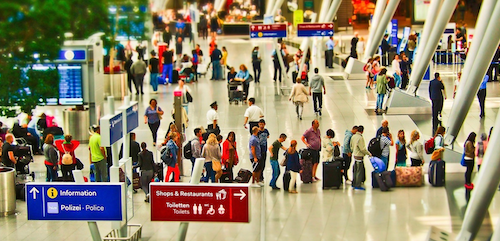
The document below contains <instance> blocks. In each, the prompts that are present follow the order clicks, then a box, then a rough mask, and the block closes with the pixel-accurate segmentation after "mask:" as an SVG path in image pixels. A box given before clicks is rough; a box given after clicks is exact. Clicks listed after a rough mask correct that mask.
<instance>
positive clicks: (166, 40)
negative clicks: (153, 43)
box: [162, 24, 172, 45]
mask: <svg viewBox="0 0 500 241" xmlns="http://www.w3.org/2000/svg"><path fill="white" fill-rule="evenodd" d="M162 37H163V42H164V43H166V44H167V45H170V41H172V32H170V27H169V26H168V24H167V26H166V27H165V31H163V34H162Z"/></svg>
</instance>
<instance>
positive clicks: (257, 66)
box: [252, 46, 262, 83]
mask: <svg viewBox="0 0 500 241" xmlns="http://www.w3.org/2000/svg"><path fill="white" fill-rule="evenodd" d="M261 65H262V59H261V58H260V53H259V46H255V47H254V48H253V50H252V67H253V74H254V76H255V83H259V82H260V74H261V72H262V67H261Z"/></svg>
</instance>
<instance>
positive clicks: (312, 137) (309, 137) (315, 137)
mask: <svg viewBox="0 0 500 241" xmlns="http://www.w3.org/2000/svg"><path fill="white" fill-rule="evenodd" d="M301 139H302V142H303V143H304V144H305V145H306V147H307V148H308V149H309V150H310V151H311V157H312V163H313V167H312V177H313V180H314V181H319V180H320V179H319V178H318V177H316V170H317V169H318V164H319V160H320V155H319V152H320V150H321V132H320V130H319V121H318V120H313V121H312V123H311V128H309V129H307V130H306V131H305V132H304V134H303V135H302V137H301Z"/></svg>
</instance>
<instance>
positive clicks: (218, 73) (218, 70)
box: [212, 60, 222, 80]
mask: <svg viewBox="0 0 500 241" xmlns="http://www.w3.org/2000/svg"><path fill="white" fill-rule="evenodd" d="M212 66H213V68H214V71H213V73H212V79H216V80H219V79H222V73H221V66H220V60H215V61H212Z"/></svg>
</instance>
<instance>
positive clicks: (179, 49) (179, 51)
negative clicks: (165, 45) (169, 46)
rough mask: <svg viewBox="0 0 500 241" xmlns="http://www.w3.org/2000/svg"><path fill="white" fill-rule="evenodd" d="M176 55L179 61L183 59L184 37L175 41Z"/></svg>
mask: <svg viewBox="0 0 500 241" xmlns="http://www.w3.org/2000/svg"><path fill="white" fill-rule="evenodd" d="M175 55H177V61H180V60H181V58H182V37H177V38H176V40H175Z"/></svg>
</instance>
